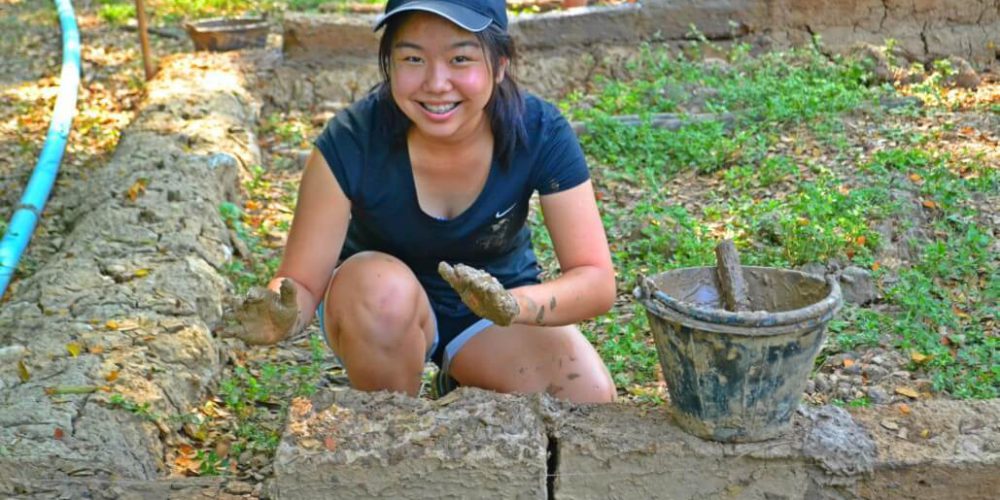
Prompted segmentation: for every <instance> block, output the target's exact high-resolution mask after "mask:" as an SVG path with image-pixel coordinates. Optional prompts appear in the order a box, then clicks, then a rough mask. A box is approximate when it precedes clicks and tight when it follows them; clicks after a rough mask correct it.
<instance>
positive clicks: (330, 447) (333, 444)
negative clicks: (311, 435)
mask: <svg viewBox="0 0 1000 500" xmlns="http://www.w3.org/2000/svg"><path fill="white" fill-rule="evenodd" d="M323 446H325V447H326V450H327V451H336V449H337V441H336V440H334V439H333V436H327V437H326V439H324V440H323Z"/></svg>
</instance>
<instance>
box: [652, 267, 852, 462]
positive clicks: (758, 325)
mask: <svg viewBox="0 0 1000 500" xmlns="http://www.w3.org/2000/svg"><path fill="white" fill-rule="evenodd" d="M743 274H744V278H745V280H746V282H747V288H748V290H749V295H750V304H751V310H752V311H753V312H729V311H726V310H725V309H723V307H722V305H721V304H722V303H721V297H720V293H719V286H718V278H717V275H716V270H715V268H714V267H698V268H686V269H675V270H672V271H667V272H665V273H662V274H658V275H656V276H653V277H651V278H649V279H640V286H639V287H638V288H636V295H637V297H638V298H639V300H640V301H641V302H642V304H643V305H644V306H645V307H646V312H647V315H648V316H649V323H650V325H651V327H652V330H653V337H654V339H655V341H656V350H657V354H658V355H659V358H660V365H661V366H662V367H663V377H664V379H665V380H666V383H667V389H668V390H669V392H670V406H669V411H670V413H671V415H672V416H673V418H674V420H675V421H676V422H677V425H679V426H680V427H681V428H683V429H685V430H686V431H688V432H690V433H692V434H694V435H696V436H699V437H702V438H706V439H712V440H715V441H724V442H746V441H759V440H763V439H769V438H772V437H775V436H777V435H778V434H780V433H782V432H783V431H784V430H786V428H787V427H788V426H789V425H790V423H791V417H792V414H793V413H794V412H795V410H796V409H797V408H798V405H799V401H800V399H801V396H802V392H803V391H804V390H805V385H806V381H807V380H808V378H809V372H810V370H811V369H812V366H813V361H814V360H815V358H816V354H817V353H818V352H819V349H820V347H821V346H822V344H823V338H824V332H825V330H826V324H827V322H828V321H829V320H830V318H832V317H833V315H834V314H835V313H836V312H837V310H839V309H840V306H841V304H842V300H841V295H840V286H839V285H838V284H837V280H836V279H833V278H827V279H825V280H824V279H823V278H820V277H818V276H813V275H810V274H806V273H802V272H798V271H791V270H786V269H775V268H766V267H751V266H743Z"/></svg>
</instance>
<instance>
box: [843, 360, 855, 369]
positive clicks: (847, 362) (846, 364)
mask: <svg viewBox="0 0 1000 500" xmlns="http://www.w3.org/2000/svg"><path fill="white" fill-rule="evenodd" d="M852 366H854V360H853V359H845V360H844V368H850V367H852Z"/></svg>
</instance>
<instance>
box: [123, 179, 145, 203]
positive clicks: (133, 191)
mask: <svg viewBox="0 0 1000 500" xmlns="http://www.w3.org/2000/svg"><path fill="white" fill-rule="evenodd" d="M148 184H149V179H139V180H137V181H135V182H134V183H132V186H131V187H129V188H128V192H127V193H126V196H128V199H129V200H130V201H135V200H137V199H139V196H140V195H141V194H143V193H145V192H146V185H148Z"/></svg>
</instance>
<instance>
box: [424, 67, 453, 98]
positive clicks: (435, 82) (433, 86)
mask: <svg viewBox="0 0 1000 500" xmlns="http://www.w3.org/2000/svg"><path fill="white" fill-rule="evenodd" d="M424 86H425V87H426V89H427V90H428V91H430V92H445V91H448V90H451V72H450V71H449V68H448V65H447V64H443V63H433V64H431V65H430V66H429V67H428V70H427V77H426V78H425V79H424Z"/></svg>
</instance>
